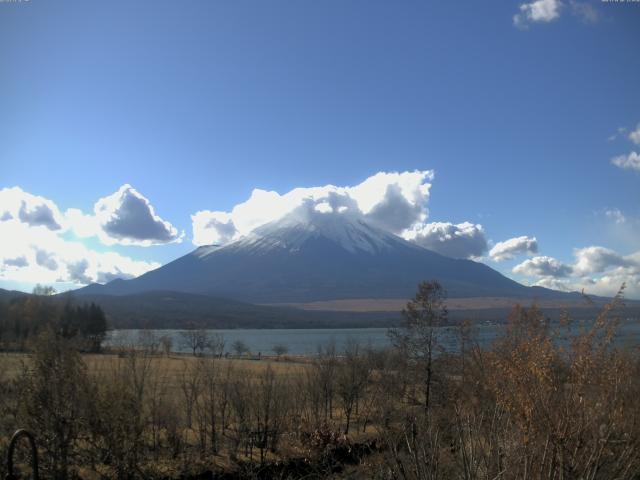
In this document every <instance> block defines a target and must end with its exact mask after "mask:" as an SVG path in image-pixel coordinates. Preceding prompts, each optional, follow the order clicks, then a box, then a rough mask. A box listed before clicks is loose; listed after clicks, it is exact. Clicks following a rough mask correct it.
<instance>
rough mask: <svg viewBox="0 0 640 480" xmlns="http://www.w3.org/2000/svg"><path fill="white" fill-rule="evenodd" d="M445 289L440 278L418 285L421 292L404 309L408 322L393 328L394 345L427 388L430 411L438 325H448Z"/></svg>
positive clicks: (392, 338)
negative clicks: (440, 282) (439, 281)
mask: <svg viewBox="0 0 640 480" xmlns="http://www.w3.org/2000/svg"><path fill="white" fill-rule="evenodd" d="M445 298H446V295H445V292H444V290H443V288H442V287H441V286H440V284H439V283H438V282H436V281H433V282H423V283H421V284H420V285H418V292H417V293H416V295H415V297H414V298H413V300H411V301H410V302H408V303H407V306H406V307H405V309H404V310H403V311H402V315H403V317H404V323H403V324H402V327H401V328H399V329H391V330H390V331H389V336H390V338H391V341H392V342H393V344H394V346H395V347H396V348H398V349H399V350H400V351H401V352H403V354H404V356H405V357H406V358H407V360H409V362H410V364H409V365H410V366H412V367H414V369H415V372H416V375H417V377H419V378H420V379H421V381H420V383H422V385H423V387H424V391H423V396H424V398H423V405H424V410H425V413H426V412H428V410H429V406H430V401H431V386H432V381H433V356H434V351H435V348H436V345H437V330H436V327H438V326H441V325H444V324H446V322H447V307H446V305H445V303H444V302H445Z"/></svg>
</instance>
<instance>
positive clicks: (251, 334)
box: [104, 320, 640, 355]
mask: <svg viewBox="0 0 640 480" xmlns="http://www.w3.org/2000/svg"><path fill="white" fill-rule="evenodd" d="M474 329H475V332H476V338H477V340H478V343H479V344H480V345H481V346H488V345H489V344H490V343H491V342H493V340H495V338H496V337H497V336H498V335H499V334H500V333H501V332H502V330H503V329H504V326H503V325H493V324H492V325H488V324H484V325H478V326H475V327H474ZM438 330H439V343H440V345H441V346H442V347H443V348H444V349H445V350H446V351H456V350H457V348H458V347H457V335H458V330H457V329H455V328H453V327H442V328H440V329H438ZM208 331H209V332H210V333H212V334H220V335H222V336H223V338H224V341H225V351H228V352H231V351H232V348H231V345H232V344H233V342H235V341H237V340H241V341H242V342H244V343H245V344H246V345H247V346H248V347H249V349H250V351H251V352H252V353H253V354H258V353H261V354H263V355H273V347H274V346H275V345H285V346H286V347H287V348H288V350H289V354H291V355H313V354H316V353H317V352H318V348H320V347H324V346H326V345H329V344H330V343H335V345H336V349H337V351H339V352H340V351H343V350H344V347H345V345H346V344H347V342H349V341H350V340H352V341H353V340H355V341H357V342H358V343H359V344H361V345H363V346H371V347H373V348H384V347H386V346H388V345H389V338H388V336H387V329H386V328H353V329H278V330H263V329H246V330H241V329H238V330H208ZM140 332H142V331H141V330H112V331H110V332H109V334H108V336H107V338H106V340H105V342H104V346H111V347H117V346H140V343H141V340H140V339H141V338H142V337H143V336H144V335H148V333H151V334H153V335H154V336H155V337H160V336H163V335H167V336H169V337H171V339H172V343H173V346H172V350H173V351H174V352H184V353H188V352H190V349H189V347H188V346H187V345H185V343H184V341H183V336H182V335H181V332H182V330H147V331H145V333H144V334H142V335H141V333H140ZM616 343H617V344H618V345H621V346H640V322H639V321H637V320H628V321H624V322H622V324H621V325H620V328H619V330H618V337H617V340H616Z"/></svg>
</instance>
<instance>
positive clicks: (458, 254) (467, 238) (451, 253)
mask: <svg viewBox="0 0 640 480" xmlns="http://www.w3.org/2000/svg"><path fill="white" fill-rule="evenodd" d="M403 237H404V238H405V239H407V240H410V241H413V242H415V243H417V244H418V245H420V246H422V247H425V248H427V249H429V250H433V251H434V252H438V253H440V254H442V255H446V256H448V257H454V258H473V257H480V256H481V255H482V254H483V253H484V252H485V251H486V250H487V247H488V242H487V238H486V235H485V232H484V229H483V228H482V225H479V224H473V223H469V222H463V223H459V224H457V225H456V224H453V223H448V222H434V223H427V224H423V225H418V226H417V227H415V228H413V229H410V230H407V231H405V232H404V233H403Z"/></svg>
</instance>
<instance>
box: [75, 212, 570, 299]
mask: <svg viewBox="0 0 640 480" xmlns="http://www.w3.org/2000/svg"><path fill="white" fill-rule="evenodd" d="M431 279H437V280H438V281H440V282H441V283H442V284H443V285H444V286H445V288H446V289H447V290H448V291H449V295H450V296H452V297H465V296H466V297H471V296H512V297H513V296H519V297H527V296H530V297H533V296H541V295H545V294H553V293H554V292H552V291H550V290H544V289H531V288H529V287H525V286H523V285H520V284H518V283H517V282H514V281H513V280H511V279H508V278H506V277H504V276H503V275H501V274H500V273H498V272H496V271H495V270H493V269H491V268H489V267H488V266H486V265H484V264H481V263H477V262H473V261H470V260H459V259H452V258H448V257H444V256H442V255H439V254H437V253H435V252H432V251H430V250H426V249H424V248H422V247H419V246H416V245H414V244H412V243H409V242H407V241H405V240H403V239H402V238H400V237H397V236H395V235H393V234H391V233H388V232H386V231H384V230H381V229H379V228H377V227H374V226H372V225H370V224H368V223H367V222H365V221H364V220H363V219H362V218H361V217H358V216H355V215H349V214H346V213H340V214H338V213H324V212H319V211H317V210H315V209H309V208H305V209H298V210H296V211H294V212H292V213H291V214H289V215H287V216H286V217H284V218H282V219H280V220H278V221H275V222H272V223H270V224H267V225H264V226H263V227H260V228H259V229H257V230H255V231H254V232H253V233H251V234H250V235H248V236H246V237H244V238H242V239H240V240H238V241H236V242H233V243H231V244H228V245H226V246H223V247H218V246H207V247H200V248H198V249H196V250H195V251H194V252H192V253H190V254H188V255H185V256H184V257H181V258H179V259H177V260H175V261H173V262H171V263H169V264H167V265H164V266H163V267H160V268H158V269H157V270H154V271H152V272H148V273H146V274H144V275H142V276H140V277H138V278H136V279H132V280H127V281H120V282H114V283H112V284H107V285H105V286H104V287H100V286H90V287H87V289H88V290H89V291H91V292H92V293H104V294H115V295H123V294H131V293H139V292H144V291H151V290H173V291H183V292H190V293H206V294H212V295H218V296H227V297H230V298H235V299H238V300H242V301H248V302H256V303H278V302H308V301H318V300H331V299H345V298H409V297H410V296H412V294H413V293H414V292H415V289H416V285H417V284H418V283H419V282H420V281H423V280H431ZM81 292H82V291H80V293H81ZM549 292H550V293H549ZM558 295H560V294H558Z"/></svg>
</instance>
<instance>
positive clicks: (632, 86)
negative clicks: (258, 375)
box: [0, 0, 640, 296]
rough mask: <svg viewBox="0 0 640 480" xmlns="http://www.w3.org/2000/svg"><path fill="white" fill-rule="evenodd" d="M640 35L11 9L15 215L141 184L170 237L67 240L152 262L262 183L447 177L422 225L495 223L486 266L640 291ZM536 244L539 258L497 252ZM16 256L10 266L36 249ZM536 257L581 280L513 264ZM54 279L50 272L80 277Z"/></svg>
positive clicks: (319, 17)
mask: <svg viewBox="0 0 640 480" xmlns="http://www.w3.org/2000/svg"><path fill="white" fill-rule="evenodd" d="M514 16H517V17H515V18H514ZM639 45H640V4H639V3H601V2H587V1H584V2H578V1H568V0H566V1H565V0H562V1H560V0H537V1H534V2H530V3H529V2H522V1H514V2H510V1H502V2H481V3H480V2H462V3H461V2H424V1H407V2H389V1H371V0H367V1H344V0H340V1H338V0H336V1H314V2H312V1H271V2H261V1H233V2H222V1H205V0H191V1H187V2H177V1H173V2H165V1H144V0H142V1H138V0H137V1H135V2H131V1H128V2H124V1H111V2H86V1H70V0H69V1H68V0H58V1H44V0H30V1H22V2H12V3H6V2H5V3H0V71H1V72H2V74H1V75H0V188H3V187H4V188H10V187H19V188H20V191H21V192H23V193H19V192H16V191H13V193H12V194H11V195H5V200H4V201H5V207H6V209H7V211H9V210H10V209H9V207H8V206H7V205H9V203H10V201H15V199H16V198H18V197H19V196H20V195H26V194H32V195H34V196H37V197H38V198H42V199H46V200H50V201H51V202H53V203H54V205H55V207H56V208H58V209H59V211H60V212H61V214H62V215H64V214H65V212H66V211H67V210H68V209H70V208H73V209H79V210H81V211H82V212H83V213H84V214H86V215H92V214H93V213H94V204H95V203H96V202H98V200H100V199H103V198H107V197H109V196H113V195H114V193H115V192H118V191H120V192H121V195H120V197H118V198H115V197H114V198H112V203H114V202H115V203H114V204H116V203H117V202H118V201H123V199H124V198H125V197H126V194H127V192H135V193H133V194H131V195H130V196H129V197H127V198H130V199H134V200H135V199H138V200H140V199H141V198H143V199H144V200H145V201H146V203H145V202H143V204H145V205H146V204H149V205H152V206H153V209H154V212H155V216H156V217H155V218H157V219H160V218H161V219H162V220H163V221H165V222H168V223H169V224H170V225H169V227H171V228H173V229H175V232H173V233H174V234H172V233H171V231H170V230H171V229H170V228H169V229H168V230H167V232H165V233H166V235H165V236H164V237H162V238H156V239H155V240H153V241H148V242H146V243H147V245H144V246H143V245H142V243H144V241H143V240H141V238H138V237H135V238H137V240H139V241H137V240H135V238H134V240H131V241H130V240H127V239H126V234H125V233H126V232H125V233H122V232H123V231H122V230H120V233H122V235H121V236H117V235H119V234H116V233H117V232H116V233H114V232H111V234H109V235H111V236H109V235H107V234H105V235H102V236H101V235H98V234H95V235H87V236H85V237H82V236H79V235H77V232H76V231H75V230H74V229H73V228H70V227H69V228H67V227H64V228H60V229H57V230H56V235H57V237H59V239H61V240H62V241H66V242H79V243H81V244H83V245H84V246H85V247H86V248H87V249H89V250H91V251H95V252H99V253H104V252H115V253H117V254H118V255H120V256H122V257H126V258H129V259H132V260H135V261H142V262H147V264H148V265H147V266H149V265H157V264H158V263H159V264H162V263H166V262H168V261H170V260H172V259H174V258H176V257H178V256H180V255H182V254H185V253H187V252H189V251H190V250H191V249H193V248H194V244H193V242H192V239H193V235H194V234H193V229H192V218H191V216H192V215H194V214H195V213H196V212H198V211H203V210H206V211H221V212H231V210H232V209H233V207H234V206H235V205H237V204H239V203H242V202H244V201H245V200H247V199H248V198H249V197H250V195H251V192H252V190H253V189H255V188H259V189H264V190H268V191H271V190H273V191H276V192H279V193H280V194H285V193H286V192H289V191H290V190H292V189H294V188H296V187H313V186H324V185H327V184H332V185H337V186H354V185H357V184H360V183H361V182H363V181H364V180H365V179H367V178H368V177H371V176H373V175H375V174H376V173H378V172H411V171H415V170H419V171H427V170H433V171H434V177H433V179H432V180H430V181H429V184H430V185H431V189H430V195H429V196H428V198H426V197H425V198H424V199H423V200H424V202H425V208H426V209H428V217H427V218H425V219H423V220H424V222H429V223H436V222H438V223H443V224H451V225H452V226H456V225H461V224H462V223H463V222H469V223H470V224H472V225H482V233H483V235H484V236H485V237H486V241H487V245H486V248H485V249H484V250H485V252H484V253H483V254H482V255H475V254H474V257H475V258H478V257H481V259H482V261H486V262H487V263H488V264H490V265H491V266H492V267H494V268H497V269H498V270H500V271H502V272H503V273H505V274H508V275H510V276H511V277H513V278H516V279H518V280H521V281H524V282H527V283H536V282H539V281H541V280H542V281H543V282H547V283H546V284H548V285H552V284H553V285H556V284H558V285H559V284H560V282H564V286H565V287H576V286H584V285H587V286H588V285H593V289H594V291H597V292H599V293H601V292H605V293H606V292H608V291H609V290H610V288H611V284H613V283H615V282H616V281H618V280H620V279H624V280H625V281H627V282H631V283H632V284H633V282H637V285H631V288H630V293H631V294H632V295H635V296H640V240H639V239H640V227H639V225H640V202H639V200H640V193H639V192H640V188H639V186H640V171H638V170H639V169H640V166H639V165H638V161H637V160H633V158H631V157H630V155H631V154H632V152H638V151H640V146H638V143H640V134H639V140H638V142H637V143H636V142H634V141H633V140H632V138H635V137H631V138H630V135H632V134H633V132H634V131H635V130H636V127H637V125H638V124H639V123H640V88H639V87H638V86H639V85H640V60H639V59H640V56H639V53H638V46H639ZM619 128H624V129H625V130H623V131H620V132H618V129H619ZM612 136H615V138H613V139H612V138H610V137H612ZM621 155H625V158H631V160H628V161H626V163H625V162H618V163H620V164H621V165H624V166H626V168H621V167H620V166H616V165H614V164H612V159H613V158H616V157H618V156H621ZM127 184H128V185H131V186H132V188H133V189H135V190H126V189H125V190H122V189H121V187H122V186H123V185H127ZM122 192H124V193H122ZM123 195H125V196H123ZM0 198H2V197H0ZM29 198H30V197H29ZM29 201H30V202H32V203H33V204H32V205H31V204H30V205H31V206H32V207H33V208H36V207H37V203H38V202H39V201H40V202H41V201H43V200H38V199H35V200H34V199H33V198H31V199H30V200H29ZM132 201H133V200H132ZM141 201H142V200H141ZM16 205H17V204H16ZM16 208H17V207H16ZM1 209H2V205H0V210H1ZM110 211H111V213H113V214H114V215H116V214H118V213H117V212H118V211H120V210H117V208H116V207H113V209H112V210H110ZM425 211H426V210H425ZM114 212H115V213H114ZM120 212H121V211H120ZM607 212H609V213H608V214H607ZM18 216H19V215H18V214H17V210H16V211H14V215H13V217H16V218H17V217H18ZM5 218H7V219H9V216H6V217H5ZM16 218H12V219H9V220H8V221H7V222H6V223H11V222H14V223H15V222H17V221H18V220H17V219H16ZM230 218H231V217H230ZM424 222H423V223H424ZM23 223H24V222H23ZM59 223H60V226H61V227H62V223H63V222H62V221H60V222H59ZM101 225H102V227H104V224H101ZM29 226H30V227H32V226H33V225H29ZM102 227H100V228H102ZM7 228H8V227H7ZM12 228H19V227H17V226H15V225H13V227H12ZM20 228H22V227H20ZM38 228H40V229H42V228H45V227H43V226H42V225H39V226H38ZM96 228H98V227H96ZM451 228H453V230H452V231H454V233H455V232H458V231H460V229H457V230H456V228H454V227H451ZM103 230H104V228H103ZM432 230H433V229H432ZM432 230H430V232H432ZM444 230H446V228H445V227H441V228H440V229H439V230H438V231H440V232H441V233H442V231H444ZM462 230H464V229H462ZM49 231H51V228H49ZM114 231H115V230H114ZM182 232H184V236H181V234H182ZM22 233H23V234H24V235H26V236H28V235H30V234H29V233H27V232H26V231H25V232H22ZM476 233H477V232H476ZM47 235H48V233H47V234H46V235H44V234H43V235H42V242H44V245H45V246H46V245H47V241H48V240H47V238H48V237H47ZM114 235H116V236H114ZM520 236H527V237H528V238H533V237H535V238H536V241H537V248H536V251H525V250H520V251H518V252H517V254H514V256H513V258H510V259H507V260H503V261H495V259H492V258H491V256H490V255H489V252H490V250H491V248H492V247H493V246H494V245H495V244H496V243H498V242H503V241H506V240H508V239H511V238H514V237H520ZM25 238H27V237H25ZM29 238H31V237H29ZM51 241H52V242H53V241H54V240H51ZM167 242H170V243H167ZM7 245H8V244H5V246H4V247H0V256H2V257H3V258H5V260H6V259H9V260H16V259H17V258H19V257H20V256H21V255H22V254H21V253H20V252H17V250H16V248H17V247H16V248H14V249H13V250H15V251H13V250H12V251H11V252H9V250H11V249H10V248H9V247H8V246H7ZM149 245H151V246H149ZM67 247H69V246H68V245H67ZM67 247H64V246H61V247H60V248H63V249H64V248H67ZM590 247H593V248H596V247H597V248H600V249H604V250H589V251H586V250H584V249H587V248H590ZM69 248H70V247H69ZM3 249H4V250H5V252H4V253H5V255H3V251H2V250H3ZM576 249H578V250H579V251H578V252H577V250H576ZM50 250H51V252H50V253H51V254H52V255H53V254H54V253H55V252H54V251H53V250H54V249H53V248H50ZM605 250H606V251H605ZM16 252H17V253H16ZM475 253H477V252H475ZM14 254H15V255H17V256H14V257H11V255H14ZM614 254H615V255H614ZM25 255H26V254H25ZM34 258H35V257H34ZM52 258H53V257H52ZM535 258H551V259H553V260H555V261H557V262H559V264H562V265H566V266H569V267H570V268H572V271H573V273H574V274H572V275H558V273H557V272H558V271H560V272H562V269H560V270H557V269H556V270H553V268H551V270H549V263H550V260H536V261H535V262H534V263H536V262H537V263H536V264H535V265H534V264H533V263H530V264H527V265H525V266H522V268H520V269H519V270H518V272H520V273H518V272H514V271H513V269H514V268H516V267H517V266H518V265H522V264H523V262H526V261H533V260H534V259H535ZM636 258H637V259H636ZM41 259H42V258H41ZM607 259H608V260H607ZM583 260H584V262H587V263H589V262H591V263H589V264H588V266H585V265H586V264H585V263H584V262H583V263H580V262H582V261H583ZM28 261H29V258H27V263H28ZM605 261H608V262H609V263H607V264H606V265H605V266H604V267H602V268H601V267H597V266H594V265H596V264H597V265H600V263H598V262H605ZM545 262H546V263H545ZM9 263H13V265H7V264H6V262H5V266H4V267H3V268H4V270H3V271H2V272H0V287H3V288H24V289H28V288H30V287H31V284H32V283H33V282H34V281H35V280H36V278H35V277H33V275H34V274H35V273H34V272H36V270H34V271H33V272H31V274H29V275H31V276H29V275H27V274H25V275H19V274H18V271H19V270H20V268H23V267H24V268H26V266H21V265H22V263H25V262H21V261H13V262H11V261H10V262H9ZM45 263H46V262H40V267H43V264H45ZM67 263H68V262H67ZM104 263H105V265H106V263H108V262H106V261H105V262H104ZM116 263H117V262H116ZM56 264H57V265H58V266H62V265H63V264H64V261H57V262H56ZM109 265H110V266H109V267H108V268H111V270H110V272H111V273H112V274H113V273H114V272H115V273H117V271H123V272H124V268H120V267H117V266H114V265H113V264H109ZM142 267H143V266H140V268H142ZM0 268H2V267H0ZM43 268H46V267H43ZM96 268H97V267H96ZM105 268H106V267H105ZM114 269H115V270H114ZM49 270H51V271H52V272H54V271H56V269H53V268H51V269H49ZM135 272H138V270H135V269H134V270H132V271H131V272H130V273H131V274H133V273H135ZM576 272H580V274H579V275H578V273H576ZM55 273H56V275H57V277H56V278H55V279H53V277H51V278H49V277H43V279H42V280H43V281H51V280H58V279H60V280H63V281H62V282H58V283H61V285H62V287H63V288H65V285H67V286H71V283H70V282H68V280H69V279H68V278H66V277H64V275H62V276H61V275H60V272H58V271H56V272H55ZM534 273H536V274H535V275H534ZM540 273H544V274H543V275H541V274H540ZM550 273H552V274H550ZM96 275H97V274H96V273H95V272H94V274H93V276H91V275H89V276H88V277H89V278H91V279H92V280H96V279H97V278H98V277H96ZM603 276H605V277H611V278H610V279H606V282H607V285H608V286H607V287H606V288H605V286H603V284H602V281H601V280H602V277H603ZM85 277H87V276H86V275H85ZM104 278H109V277H104ZM76 280H77V279H76ZM552 282H555V283H552ZM543 284H544V283H543ZM560 286H562V285H560ZM607 288H609V290H607ZM636 292H637V293H636Z"/></svg>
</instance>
